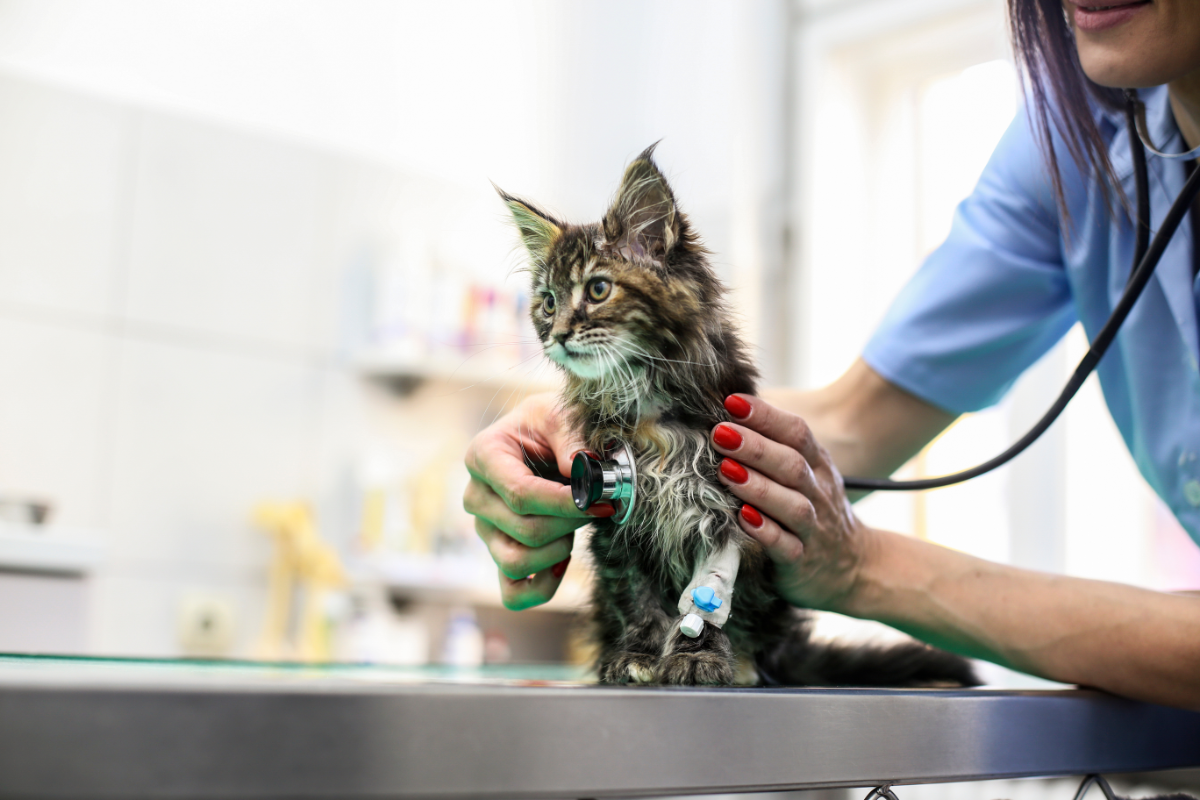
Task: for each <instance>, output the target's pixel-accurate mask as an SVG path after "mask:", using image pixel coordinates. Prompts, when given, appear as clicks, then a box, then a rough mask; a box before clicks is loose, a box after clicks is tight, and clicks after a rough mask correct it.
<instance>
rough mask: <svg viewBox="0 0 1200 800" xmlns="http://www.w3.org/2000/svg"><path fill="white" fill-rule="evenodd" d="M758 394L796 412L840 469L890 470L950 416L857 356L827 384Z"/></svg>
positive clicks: (871, 473) (880, 473)
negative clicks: (907, 390) (813, 387)
mask: <svg viewBox="0 0 1200 800" xmlns="http://www.w3.org/2000/svg"><path fill="white" fill-rule="evenodd" d="M763 399H765V400H766V401H767V402H769V403H771V404H772V405H774V406H777V407H779V408H781V409H784V410H785V411H790V412H791V413H793V414H796V415H798V416H800V417H802V418H803V419H804V421H805V422H806V423H808V426H809V427H810V428H812V431H813V434H814V435H815V436H816V439H817V441H818V442H820V443H821V445H822V446H823V447H824V448H825V449H826V450H827V451H828V452H829V455H830V456H831V457H832V458H833V463H834V464H835V465H836V466H837V468H838V470H839V471H840V472H841V473H842V474H843V475H859V476H863V477H886V476H888V475H891V474H892V473H893V472H895V471H896V470H897V469H899V468H900V467H901V466H903V465H904V463H905V462H906V461H908V460H909V459H910V458H912V457H913V456H914V455H916V454H917V453H918V452H919V451H920V450H921V448H922V447H924V446H925V445H926V444H928V443H929V442H930V441H932V440H933V438H934V437H935V436H937V435H938V434H939V433H941V432H942V431H943V430H945V429H946V428H947V427H948V426H949V425H950V424H951V423H952V422H954V420H955V415H954V414H951V413H950V412H948V411H945V410H943V409H940V408H938V407H937V406H934V405H931V404H929V403H927V402H925V401H924V400H922V399H920V398H919V397H915V396H913V395H911V394H909V393H908V392H906V391H904V390H903V389H900V388H899V387H897V386H896V385H894V384H892V383H889V382H888V381H887V380H886V379H884V378H883V377H882V376H880V375H879V373H877V372H875V370H873V369H871V367H870V366H869V365H868V364H867V363H866V362H865V361H863V360H862V359H861V358H860V359H858V360H857V361H855V362H854V364H853V365H852V366H851V367H850V369H849V370H847V371H846V373H845V374H844V375H842V377H840V378H838V379H837V380H836V381H834V382H833V383H831V384H829V385H828V386H825V387H822V388H820V389H814V390H812V391H804V392H802V391H797V390H795V389H774V390H768V391H765V392H763Z"/></svg>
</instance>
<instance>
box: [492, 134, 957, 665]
mask: <svg viewBox="0 0 1200 800" xmlns="http://www.w3.org/2000/svg"><path fill="white" fill-rule="evenodd" d="M653 152H654V146H651V147H649V148H648V149H647V150H646V151H645V152H643V153H642V154H641V155H640V156H638V158H637V159H636V160H635V161H634V162H633V163H632V164H630V165H629V167H628V168H627V169H626V171H625V177H624V180H623V181H622V183H621V187H620V189H619V190H618V192H617V196H616V199H615V200H614V201H613V203H612V207H611V208H610V209H609V210H608V213H607V214H605V216H604V219H603V220H602V221H601V222H600V223H599V224H591V225H570V224H567V223H564V222H561V221H559V220H557V219H555V218H554V217H552V216H550V215H549V214H547V213H545V212H543V211H541V210H539V209H538V208H537V207H535V206H534V205H532V204H530V203H527V202H525V201H523V200H520V199H518V198H516V197H513V196H511V195H508V194H505V193H504V192H500V194H501V197H502V198H503V199H504V201H505V203H506V204H507V205H508V207H509V209H510V210H511V212H512V214H513V218H514V220H515V222H516V226H517V228H518V230H519V232H520V235H521V238H522V240H523V243H524V245H525V247H526V249H527V250H528V252H529V256H530V273H531V275H532V284H533V285H532V301H531V313H532V316H533V325H534V328H535V329H536V331H537V335H538V337H539V339H540V340H541V343H542V347H543V349H544V351H545V354H546V356H547V357H549V358H550V360H552V361H553V362H554V363H555V364H557V365H558V366H559V368H560V369H561V370H562V371H563V372H564V373H565V374H566V386H565V389H564V392H563V397H562V400H563V403H564V405H565V408H566V409H567V411H568V412H569V414H570V416H571V418H572V419H573V422H574V423H575V424H576V425H577V426H578V427H579V429H580V430H582V432H583V436H584V441H585V442H586V444H587V446H588V447H589V448H590V449H591V450H592V451H593V452H596V453H601V452H605V451H606V450H608V449H610V448H611V445H612V444H613V443H622V444H624V445H625V446H627V448H628V449H629V451H630V452H631V453H632V455H633V458H634V461H635V463H636V465H637V498H638V500H637V502H636V504H635V506H634V509H633V513H632V516H631V517H630V518H629V519H628V520H626V521H625V522H624V523H623V524H618V523H616V522H615V521H614V520H612V519H607V520H598V521H596V522H594V523H592V526H593V533H592V537H591V550H592V555H593V557H594V561H595V566H596V570H597V576H596V578H597V579H596V585H595V592H594V598H593V600H594V622H595V635H596V637H597V638H598V645H599V648H598V650H599V663H598V665H597V667H598V671H599V676H600V680H601V681H602V682H604V683H621V684H623V683H665V684H683V685H694V684H718V685H722V684H731V683H734V682H738V683H755V682H762V683H768V684H787V685H831V684H856V685H864V686H866V685H870V686H883V685H887V686H902V685H918V684H930V683H954V684H963V685H974V684H976V683H977V681H976V680H975V677H974V675H973V673H972V671H971V668H970V666H969V665H968V663H967V662H966V661H964V660H962V659H960V658H958V657H957V656H953V655H951V654H949V653H945V652H942V651H939V650H934V649H932V648H929V647H926V646H924V645H921V644H917V643H911V644H903V645H899V646H895V647H888V648H880V647H848V646H839V645H837V644H818V643H816V642H812V641H810V639H809V628H810V622H809V620H808V619H807V618H806V617H805V615H804V613H803V612H800V611H797V610H796V609H794V608H792V607H791V606H789V605H788V603H787V602H786V601H784V600H783V599H782V598H781V597H780V596H779V595H778V593H777V592H776V591H775V589H774V585H773V577H774V576H773V564H772V563H771V561H770V560H769V559H768V558H767V557H766V555H765V552H764V551H763V549H762V547H761V546H760V545H759V544H757V543H756V542H755V541H754V540H753V539H751V538H750V537H748V536H747V535H746V534H745V533H744V532H743V531H742V530H741V528H740V527H739V526H738V523H737V519H736V514H737V511H738V509H739V508H740V503H739V502H738V501H737V500H736V499H735V498H734V497H733V496H732V495H731V494H730V493H729V492H728V491H727V490H726V489H725V487H724V486H723V485H722V484H721V483H720V481H719V480H718V479H717V469H718V465H719V463H720V460H721V457H720V456H719V455H717V454H716V453H714V451H713V449H712V448H711V447H710V445H709V431H710V430H711V429H712V427H713V426H714V425H716V424H717V423H718V422H722V421H728V420H729V419H730V418H729V416H728V414H727V413H726V411H725V408H724V405H723V401H724V399H725V398H726V397H727V396H729V395H731V394H734V393H737V392H740V393H744V394H754V392H755V385H756V380H757V378H758V372H757V370H756V369H755V367H754V365H753V364H752V363H751V360H750V358H749V356H748V354H747V351H746V347H745V345H744V344H743V343H742V341H741V340H740V339H739V338H738V336H737V333H736V332H735V330H734V327H733V325H732V324H731V323H730V320H729V312H728V309H727V308H726V305H725V302H724V294H725V290H724V287H723V286H722V285H721V283H720V282H719V281H718V279H717V277H716V275H715V274H714V272H713V270H712V268H711V266H710V265H709V263H708V251H707V250H705V248H704V247H703V246H702V245H701V243H700V241H699V239H698V238H697V236H696V234H695V233H694V232H693V230H692V229H691V226H690V225H689V224H688V220H687V217H685V216H684V214H683V213H682V212H681V211H680V210H679V209H678V207H677V206H676V203H675V197H674V195H673V193H672V192H671V188H670V187H669V186H668V185H667V181H666V178H665V177H663V174H662V172H661V171H660V170H659V169H658V167H657V166H656V165H655V163H654V160H653ZM729 558H732V559H733V562H732V566H733V569H732V572H729V571H725V570H724V569H723V568H720V567H715V568H710V567H706V566H705V565H711V564H712V563H714V560H715V561H716V562H719V563H721V564H726V565H728V559H729ZM721 559H725V561H722V560H721ZM739 559H740V566H739V564H738V561H739ZM705 569H709V571H710V572H711V573H713V574H716V573H718V572H720V573H722V574H724V575H725V576H726V577H729V576H730V575H733V574H736V582H733V583H732V584H731V587H727V588H731V589H732V591H731V592H730V591H726V592H725V595H726V597H725V608H724V611H723V613H719V614H707V615H704V616H705V619H706V624H704V626H703V629H702V631H701V632H700V634H699V636H697V637H695V638H691V637H690V636H687V635H684V633H683V632H681V630H680V623H681V619H682V612H683V610H684V609H685V606H686V605H687V604H688V603H689V602H690V600H689V599H688V597H689V595H687V594H685V593H686V592H689V591H690V589H691V587H692V586H694V585H695V584H696V581H697V580H698V578H697V576H698V575H701V573H703V572H704V571H705ZM714 585H716V584H714ZM725 615H728V618H727V619H725V618H724V616H725ZM719 623H723V627H721V626H719Z"/></svg>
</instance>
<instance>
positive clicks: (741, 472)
mask: <svg viewBox="0 0 1200 800" xmlns="http://www.w3.org/2000/svg"><path fill="white" fill-rule="evenodd" d="M721 474H722V475H724V476H725V477H726V478H729V480H731V481H733V482H734V483H745V482H746V481H748V480H750V473H749V472H746V468H745V467H743V466H742V465H741V464H739V463H737V462H736V461H734V460H733V459H732V458H727V459H725V460H724V461H722V462H721Z"/></svg>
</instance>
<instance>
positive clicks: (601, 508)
mask: <svg viewBox="0 0 1200 800" xmlns="http://www.w3.org/2000/svg"><path fill="white" fill-rule="evenodd" d="M583 513H585V514H587V515H588V516H589V517H601V518H605V517H611V516H612V515H613V514H615V513H617V510H616V509H615V508H613V507H612V506H611V505H609V504H608V503H596V504H595V505H592V506H588V510H587V511H585V512H583Z"/></svg>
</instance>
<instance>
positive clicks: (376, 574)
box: [352, 553, 588, 613]
mask: <svg viewBox="0 0 1200 800" xmlns="http://www.w3.org/2000/svg"><path fill="white" fill-rule="evenodd" d="M352 572H353V573H354V574H355V577H357V578H359V579H365V580H377V581H381V582H382V583H383V584H384V585H385V586H387V587H388V588H389V589H391V590H392V591H395V592H404V593H408V594H411V595H413V596H415V597H418V598H423V599H429V600H451V601H455V602H462V603H464V604H467V605H474V606H494V607H500V606H502V605H503V604H502V603H501V602H500V586H499V576H498V575H497V573H496V567H495V565H493V564H491V563H490V562H485V561H483V560H482V559H479V558H471V557H466V556H430V555H409V554H398V553H397V554H387V555H376V556H370V557H367V558H364V559H361V560H360V561H358V562H357V563H356V564H355V565H354V567H352ZM587 602H588V587H587V585H586V584H585V583H584V582H582V581H579V580H571V579H570V577H569V576H568V579H567V580H564V581H563V583H562V585H561V586H560V587H559V589H558V592H557V593H556V594H555V595H554V599H552V600H551V601H550V602H549V603H546V604H545V605H541V606H536V607H535V608H532V609H529V610H530V611H558V612H566V613H571V612H577V611H582V610H583V609H584V608H586V607H587Z"/></svg>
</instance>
